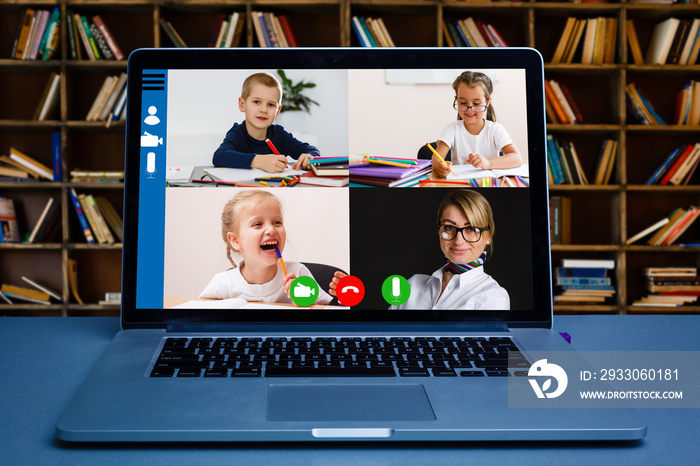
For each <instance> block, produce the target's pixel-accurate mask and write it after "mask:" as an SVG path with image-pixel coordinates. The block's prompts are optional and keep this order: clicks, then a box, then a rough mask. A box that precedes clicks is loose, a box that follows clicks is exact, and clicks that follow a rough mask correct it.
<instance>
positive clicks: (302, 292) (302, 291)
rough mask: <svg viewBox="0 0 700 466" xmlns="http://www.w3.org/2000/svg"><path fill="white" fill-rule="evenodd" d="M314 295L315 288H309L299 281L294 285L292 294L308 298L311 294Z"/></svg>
mask: <svg viewBox="0 0 700 466" xmlns="http://www.w3.org/2000/svg"><path fill="white" fill-rule="evenodd" d="M315 295H316V290H314V289H313V288H311V287H310V286H306V285H302V284H301V283H297V284H296V286H295V287H294V296H296V297H297V298H310V297H312V296H315Z"/></svg>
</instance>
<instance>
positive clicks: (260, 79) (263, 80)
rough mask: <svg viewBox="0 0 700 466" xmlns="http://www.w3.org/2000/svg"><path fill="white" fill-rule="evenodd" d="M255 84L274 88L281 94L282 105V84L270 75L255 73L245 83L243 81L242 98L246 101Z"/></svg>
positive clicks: (280, 101)
mask: <svg viewBox="0 0 700 466" xmlns="http://www.w3.org/2000/svg"><path fill="white" fill-rule="evenodd" d="M255 84H262V85H263V86H267V87H274V88H276V89H277V90H278V91H279V93H280V98H279V101H278V102H277V103H278V104H280V103H282V84H280V82H279V81H278V80H277V78H275V77H274V76H272V75H271V74H270V73H263V72H261V73H254V74H251V75H250V76H248V77H247V78H246V79H245V81H243V88H242V89H241V97H242V98H243V100H246V99H247V98H248V96H250V90H251V89H252V88H253V85H255Z"/></svg>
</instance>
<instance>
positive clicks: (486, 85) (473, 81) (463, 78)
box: [452, 71, 496, 121]
mask: <svg viewBox="0 0 700 466" xmlns="http://www.w3.org/2000/svg"><path fill="white" fill-rule="evenodd" d="M460 84H466V85H467V87H476V86H481V88H482V89H483V90H484V95H485V96H486V100H489V99H490V98H491V94H492V93H493V83H492V82H491V78H489V77H488V76H487V75H485V74H484V73H480V72H478V71H465V72H464V73H462V74H460V75H459V76H457V79H455V80H454V82H453V83H452V89H454V91H455V99H456V98H457V89H458V88H459V85H460ZM457 118H458V119H460V117H459V115H457ZM486 119H487V120H491V121H496V111H495V110H494V109H493V105H491V104H489V106H488V107H486Z"/></svg>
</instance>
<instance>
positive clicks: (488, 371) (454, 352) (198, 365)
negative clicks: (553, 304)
mask: <svg viewBox="0 0 700 466" xmlns="http://www.w3.org/2000/svg"><path fill="white" fill-rule="evenodd" d="M509 355H510V357H511V360H510V366H511V369H513V368H515V370H512V371H510V372H509V370H508V366H509V359H508V358H509ZM529 367H530V363H529V362H528V361H527V360H526V359H525V357H524V356H523V355H522V353H520V351H519V350H518V348H517V347H516V346H515V344H514V343H513V341H512V339H511V338H508V337H490V338H489V337H466V338H461V337H443V338H436V337H424V338H421V337H417V338H408V337H394V338H385V337H367V338H359V337H357V338H167V339H166V342H165V344H164V345H163V348H162V350H161V352H160V355H159V356H158V360H157V361H156V364H155V366H154V367H153V370H152V371H151V377H396V376H400V377H430V376H433V377H457V376H462V377H485V376H495V377H503V376H508V375H511V373H512V374H513V375H527V369H528V368H529Z"/></svg>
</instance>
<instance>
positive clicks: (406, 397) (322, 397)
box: [267, 384, 435, 421]
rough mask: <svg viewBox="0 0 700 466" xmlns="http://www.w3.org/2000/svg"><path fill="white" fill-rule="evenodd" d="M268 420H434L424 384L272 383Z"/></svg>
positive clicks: (268, 394)
mask: <svg viewBox="0 0 700 466" xmlns="http://www.w3.org/2000/svg"><path fill="white" fill-rule="evenodd" d="M267 420H268V421H434V420H435V414H434V413H433V408H432V407H431V406H430V401H428V395H427V394H426V393H425V388H423V385H419V384H405V385H270V386H269V387H268V392H267Z"/></svg>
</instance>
